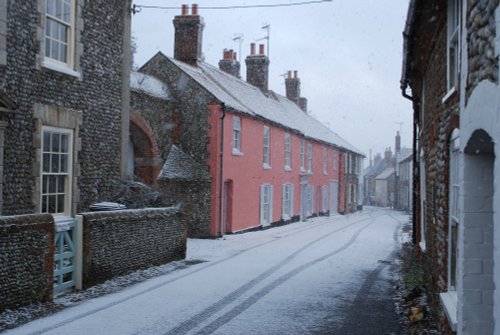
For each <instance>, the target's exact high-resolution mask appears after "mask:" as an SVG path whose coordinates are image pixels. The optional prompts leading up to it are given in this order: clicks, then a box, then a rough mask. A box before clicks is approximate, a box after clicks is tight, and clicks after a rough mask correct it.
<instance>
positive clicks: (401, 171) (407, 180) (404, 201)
mask: <svg viewBox="0 0 500 335" xmlns="http://www.w3.org/2000/svg"><path fill="white" fill-rule="evenodd" d="M397 164H398V181H397V188H398V190H397V192H396V195H397V202H396V208H397V209H400V210H404V211H408V212H411V211H412V208H413V154H412V153H409V154H407V155H406V156H403V157H402V158H401V160H400V161H399V162H398V163H397Z"/></svg>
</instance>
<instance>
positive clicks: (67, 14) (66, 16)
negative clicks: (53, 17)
mask: <svg viewBox="0 0 500 335" xmlns="http://www.w3.org/2000/svg"><path fill="white" fill-rule="evenodd" d="M62 19H63V21H64V22H68V23H69V22H71V1H64V9H63V17H62Z"/></svg>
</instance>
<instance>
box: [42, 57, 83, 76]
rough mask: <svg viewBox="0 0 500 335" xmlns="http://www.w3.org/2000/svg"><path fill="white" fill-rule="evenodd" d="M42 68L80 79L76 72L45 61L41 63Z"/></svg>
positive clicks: (79, 74) (78, 73)
mask: <svg viewBox="0 0 500 335" xmlns="http://www.w3.org/2000/svg"><path fill="white" fill-rule="evenodd" d="M42 66H43V67H44V68H46V69H48V70H52V71H57V72H60V73H63V74H66V75H68V76H72V77H75V78H78V79H80V78H81V76H82V75H81V73H80V72H76V71H75V70H73V69H70V68H68V67H65V66H63V65H59V64H56V63H53V62H50V61H47V60H44V61H43V62H42Z"/></svg>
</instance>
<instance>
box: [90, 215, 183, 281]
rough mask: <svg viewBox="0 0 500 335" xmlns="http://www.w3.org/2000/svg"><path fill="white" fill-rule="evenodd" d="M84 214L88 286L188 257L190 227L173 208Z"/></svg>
mask: <svg viewBox="0 0 500 335" xmlns="http://www.w3.org/2000/svg"><path fill="white" fill-rule="evenodd" d="M82 216H83V269H82V270H83V286H84V287H90V286H92V285H95V284H98V283H102V282H104V281H106V280H108V279H111V278H113V277H116V276H120V275H124V274H127V273H130V272H132V271H136V270H139V269H145V268H148V267H151V266H156V265H161V264H165V263H168V262H171V261H175V260H180V259H184V258H185V257H186V241H187V238H186V226H185V224H184V221H183V219H182V215H181V213H180V212H179V210H177V209H175V208H173V207H170V208H154V209H138V210H124V211H114V212H93V213H83V214H82Z"/></svg>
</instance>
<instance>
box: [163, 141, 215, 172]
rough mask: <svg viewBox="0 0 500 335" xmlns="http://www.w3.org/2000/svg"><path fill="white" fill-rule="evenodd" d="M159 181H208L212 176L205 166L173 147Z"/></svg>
mask: <svg viewBox="0 0 500 335" xmlns="http://www.w3.org/2000/svg"><path fill="white" fill-rule="evenodd" d="M158 180H184V181H204V180H206V181H208V180H210V175H209V173H208V171H207V170H206V168H205V166H204V165H203V164H200V163H198V162H197V161H195V159H194V158H193V157H191V156H189V155H188V154H186V153H185V152H183V151H182V150H181V149H179V148H178V147H177V146H175V145H173V146H172V148H171V149H170V152H169V154H168V156H167V159H166V160H165V163H164V164H163V167H162V169H161V171H160V174H159V176H158Z"/></svg>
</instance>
